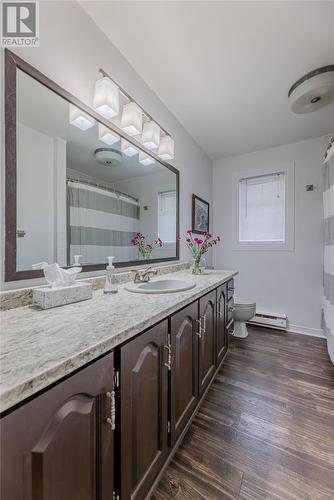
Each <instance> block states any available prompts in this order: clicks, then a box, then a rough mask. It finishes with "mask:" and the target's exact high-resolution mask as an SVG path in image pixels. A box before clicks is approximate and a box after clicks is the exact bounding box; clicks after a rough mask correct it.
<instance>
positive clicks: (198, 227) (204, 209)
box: [192, 194, 210, 233]
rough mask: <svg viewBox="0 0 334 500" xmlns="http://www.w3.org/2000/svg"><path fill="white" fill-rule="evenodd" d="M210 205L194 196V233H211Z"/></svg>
mask: <svg viewBox="0 0 334 500" xmlns="http://www.w3.org/2000/svg"><path fill="white" fill-rule="evenodd" d="M209 212H210V205H209V203H208V202H207V201H205V200H202V198H200V197H199V196H196V194H193V207H192V232H193V233H202V232H203V231H207V232H209V215H210V213H209Z"/></svg>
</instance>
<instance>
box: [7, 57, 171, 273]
mask: <svg viewBox="0 0 334 500" xmlns="http://www.w3.org/2000/svg"><path fill="white" fill-rule="evenodd" d="M17 69H20V70H22V71H24V72H25V73H27V74H28V75H30V76H31V77H32V78H34V79H35V80H37V81H38V82H40V83H41V84H43V85H45V86H46V87H48V88H49V89H50V90H52V91H53V92H55V93H56V94H58V95H59V96H61V97H63V98H64V99H66V100H67V101H68V102H70V103H72V104H74V105H75V106H77V107H78V108H80V109H81V110H82V111H84V112H85V113H87V114H89V115H90V116H92V117H93V118H94V119H95V120H96V121H98V122H100V123H102V124H103V125H105V126H106V127H108V128H109V129H111V130H112V131H114V132H115V133H116V134H118V135H119V136H120V137H123V138H124V139H126V140H127V141H128V142H131V143H132V144H134V145H135V146H136V148H138V149H140V150H141V151H144V152H145V153H146V154H147V155H149V156H151V157H152V158H154V159H155V160H156V161H157V162H159V163H160V164H162V165H164V166H165V167H166V168H168V169H169V170H171V171H172V172H174V173H175V174H176V235H178V234H179V213H180V196H179V193H180V174H179V171H178V170H177V169H176V168H175V167H173V166H172V165H170V164H169V163H167V162H165V161H164V160H161V158H159V156H157V155H156V154H155V153H154V152H152V151H149V150H148V149H146V148H145V147H144V146H143V145H142V144H140V143H139V142H138V141H136V140H135V139H133V138H132V137H130V136H128V135H127V134H126V133H125V132H123V130H121V129H120V128H118V127H117V126H116V125H114V124H112V123H110V122H109V121H107V120H105V119H104V118H103V117H102V116H101V115H99V114H98V113H96V112H95V111H94V110H93V109H92V108H90V107H89V106H87V105H86V104H84V103H83V102H81V101H80V100H79V99H77V98H76V97H75V96H73V95H72V94H71V93H69V92H67V90H65V89H63V88H62V87H60V86H59V85H57V83H55V82H53V81H52V80H50V79H49V78H48V77H46V76H45V75H44V74H43V73H41V72H40V71H38V70H37V69H36V68H34V67H33V66H31V65H30V64H28V63H27V62H25V61H24V60H23V59H21V58H20V57H18V56H17V55H15V54H14V53H13V52H11V51H10V50H8V49H5V175H6V181H5V190H6V192H5V238H6V241H5V281H15V280H25V279H31V278H39V277H42V276H43V271H40V270H24V271H17V266H16V256H17V252H16V238H17V236H16V229H17V189H16V186H17V182H16V181H17V178H16V176H17V171H16V70H17ZM179 248H180V245H179V241H178V239H177V238H176V256H175V257H164V258H161V259H148V260H136V261H129V262H119V263H115V267H127V266H134V265H138V264H151V263H157V262H166V261H172V260H178V259H179ZM105 267H106V263H101V264H89V265H82V271H83V272H88V271H98V270H101V269H105Z"/></svg>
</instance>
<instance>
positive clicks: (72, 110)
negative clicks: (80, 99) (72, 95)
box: [69, 104, 95, 130]
mask: <svg viewBox="0 0 334 500" xmlns="http://www.w3.org/2000/svg"><path fill="white" fill-rule="evenodd" d="M69 115H70V116H69V120H70V124H71V125H74V126H75V127H78V128H79V129H80V130H88V129H89V128H91V127H94V125H95V120H94V118H92V117H91V116H89V115H88V114H87V113H85V112H84V111H82V110H81V109H79V108H77V107H76V106H74V105H73V104H70V107H69Z"/></svg>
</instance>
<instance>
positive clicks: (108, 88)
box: [93, 76, 119, 119]
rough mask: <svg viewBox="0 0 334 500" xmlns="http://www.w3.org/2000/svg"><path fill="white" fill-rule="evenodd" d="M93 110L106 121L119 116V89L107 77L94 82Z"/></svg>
mask: <svg viewBox="0 0 334 500" xmlns="http://www.w3.org/2000/svg"><path fill="white" fill-rule="evenodd" d="M93 108H94V109H95V111H97V112H98V113H100V115H102V116H104V117H105V118H107V119H109V118H113V117H114V116H117V115H118V114H119V88H118V86H117V85H116V84H115V83H114V82H112V81H111V80H110V78H108V77H107V76H103V77H102V78H100V79H99V80H97V81H96V82H95V88H94V99H93Z"/></svg>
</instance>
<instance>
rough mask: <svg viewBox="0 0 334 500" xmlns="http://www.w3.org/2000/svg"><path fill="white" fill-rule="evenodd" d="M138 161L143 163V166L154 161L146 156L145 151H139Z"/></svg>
mask: <svg viewBox="0 0 334 500" xmlns="http://www.w3.org/2000/svg"><path fill="white" fill-rule="evenodd" d="M139 161H140V163H141V164H142V165H145V166H146V165H152V163H154V160H153V158H151V157H150V156H148V155H147V154H146V153H143V152H142V151H140V153H139Z"/></svg>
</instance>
